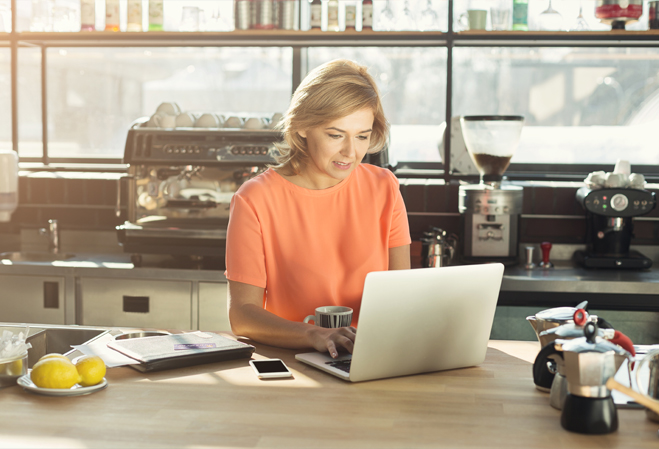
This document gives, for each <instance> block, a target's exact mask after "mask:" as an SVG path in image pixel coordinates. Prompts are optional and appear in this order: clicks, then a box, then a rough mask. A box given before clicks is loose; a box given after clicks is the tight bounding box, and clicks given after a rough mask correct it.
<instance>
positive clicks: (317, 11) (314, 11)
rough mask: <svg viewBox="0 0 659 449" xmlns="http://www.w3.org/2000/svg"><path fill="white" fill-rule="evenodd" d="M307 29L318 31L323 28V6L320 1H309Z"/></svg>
mask: <svg viewBox="0 0 659 449" xmlns="http://www.w3.org/2000/svg"><path fill="white" fill-rule="evenodd" d="M309 3H310V5H309V29H311V30H320V29H321V28H322V26H323V4H322V3H321V1H320V0H309Z"/></svg>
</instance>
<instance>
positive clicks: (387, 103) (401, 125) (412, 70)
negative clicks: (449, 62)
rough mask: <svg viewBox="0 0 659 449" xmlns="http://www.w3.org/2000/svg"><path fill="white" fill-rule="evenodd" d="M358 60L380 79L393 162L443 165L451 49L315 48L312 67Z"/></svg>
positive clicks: (311, 59)
mask: <svg viewBox="0 0 659 449" xmlns="http://www.w3.org/2000/svg"><path fill="white" fill-rule="evenodd" d="M337 58H347V59H351V60H354V61H356V62H358V63H360V64H362V65H365V66H367V67H368V68H369V73H370V74H371V75H372V76H373V77H374V78H375V80H376V82H377V84H378V89H379V90H380V95H381V96H382V103H383V106H384V112H385V114H386V116H387V119H388V120H389V122H390V123H391V125H392V126H391V139H390V145H389V159H390V162H392V163H393V162H397V161H417V162H439V161H440V157H439V150H438V146H439V145H440V143H441V141H442V139H443V135H444V134H443V133H444V121H445V116H446V59H447V49H446V48H441V47H440V48H437V47H433V48H423V47H395V48H391V47H377V48H376V47H359V48H352V47H351V48H345V47H342V48H325V47H319V48H310V49H309V68H310V69H311V68H314V67H316V66H319V65H321V64H323V63H325V62H327V61H331V60H333V59H337Z"/></svg>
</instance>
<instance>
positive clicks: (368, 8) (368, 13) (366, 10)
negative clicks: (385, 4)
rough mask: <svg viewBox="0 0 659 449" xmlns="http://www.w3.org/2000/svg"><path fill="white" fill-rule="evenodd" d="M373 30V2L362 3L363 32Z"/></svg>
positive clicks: (364, 1) (364, 0)
mask: <svg viewBox="0 0 659 449" xmlns="http://www.w3.org/2000/svg"><path fill="white" fill-rule="evenodd" d="M363 30H368V31H372V30H373V0H363V1H362V31H363Z"/></svg>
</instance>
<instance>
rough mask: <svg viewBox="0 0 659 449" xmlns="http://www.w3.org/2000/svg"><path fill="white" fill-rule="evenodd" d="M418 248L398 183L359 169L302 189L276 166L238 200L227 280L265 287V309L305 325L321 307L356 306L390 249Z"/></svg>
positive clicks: (384, 266) (228, 250) (231, 217)
mask: <svg viewBox="0 0 659 449" xmlns="http://www.w3.org/2000/svg"><path fill="white" fill-rule="evenodd" d="M410 243H411V239H410V231H409V224H408V221H407V213H406V210H405V204H404V203H403V198H402V196H401V194H400V190H399V186H398V180H397V179H396V177H395V176H394V174H393V173H391V172H390V171H389V170H386V169H383V168H379V167H376V166H373V165H368V164H360V165H358V166H357V168H356V169H355V170H354V171H353V172H352V173H351V174H350V176H349V177H348V178H347V179H345V180H344V181H342V182H340V183H339V184H337V185H336V186H333V187H330V188H328V189H323V190H310V189H305V188H303V187H300V186H297V185H295V184H293V183H291V182H290V181H288V180H287V179H285V178H284V177H282V176H281V175H279V174H278V173H277V172H275V171H274V170H272V169H269V170H267V171H265V172H264V173H262V174H260V175H259V176H257V177H255V178H254V179H251V180H249V181H247V182H246V183H245V184H243V185H242V186H241V187H240V189H238V191H237V192H236V193H235V195H234V196H233V199H232V200H231V210H230V215H229V226H228V230H227V245H226V267H227V269H226V272H225V274H226V277H227V279H229V280H230V281H237V282H243V283H245V284H250V285H255V286H257V287H263V288H265V295H264V304H263V306H264V308H265V309H266V310H268V311H270V312H272V313H274V314H275V315H278V316H280V317H282V318H286V319H288V320H292V321H302V320H304V318H305V317H306V316H307V315H313V314H314V312H315V309H316V308H317V307H321V306H330V305H337V306H338V305H340V306H347V307H352V309H353V310H354V312H353V325H355V324H356V323H357V321H358V318H359V307H360V303H361V296H362V291H363V289H364V280H365V278H366V274H367V273H369V272H371V271H385V270H387V269H388V267H389V248H394V247H397V246H402V245H408V244H410Z"/></svg>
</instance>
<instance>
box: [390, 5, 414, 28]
mask: <svg viewBox="0 0 659 449" xmlns="http://www.w3.org/2000/svg"><path fill="white" fill-rule="evenodd" d="M395 29H396V31H413V30H416V20H415V19H414V14H412V11H411V10H410V5H409V0H405V5H404V6H403V13H402V14H401V15H400V17H398V19H397V20H396V23H395Z"/></svg>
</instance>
